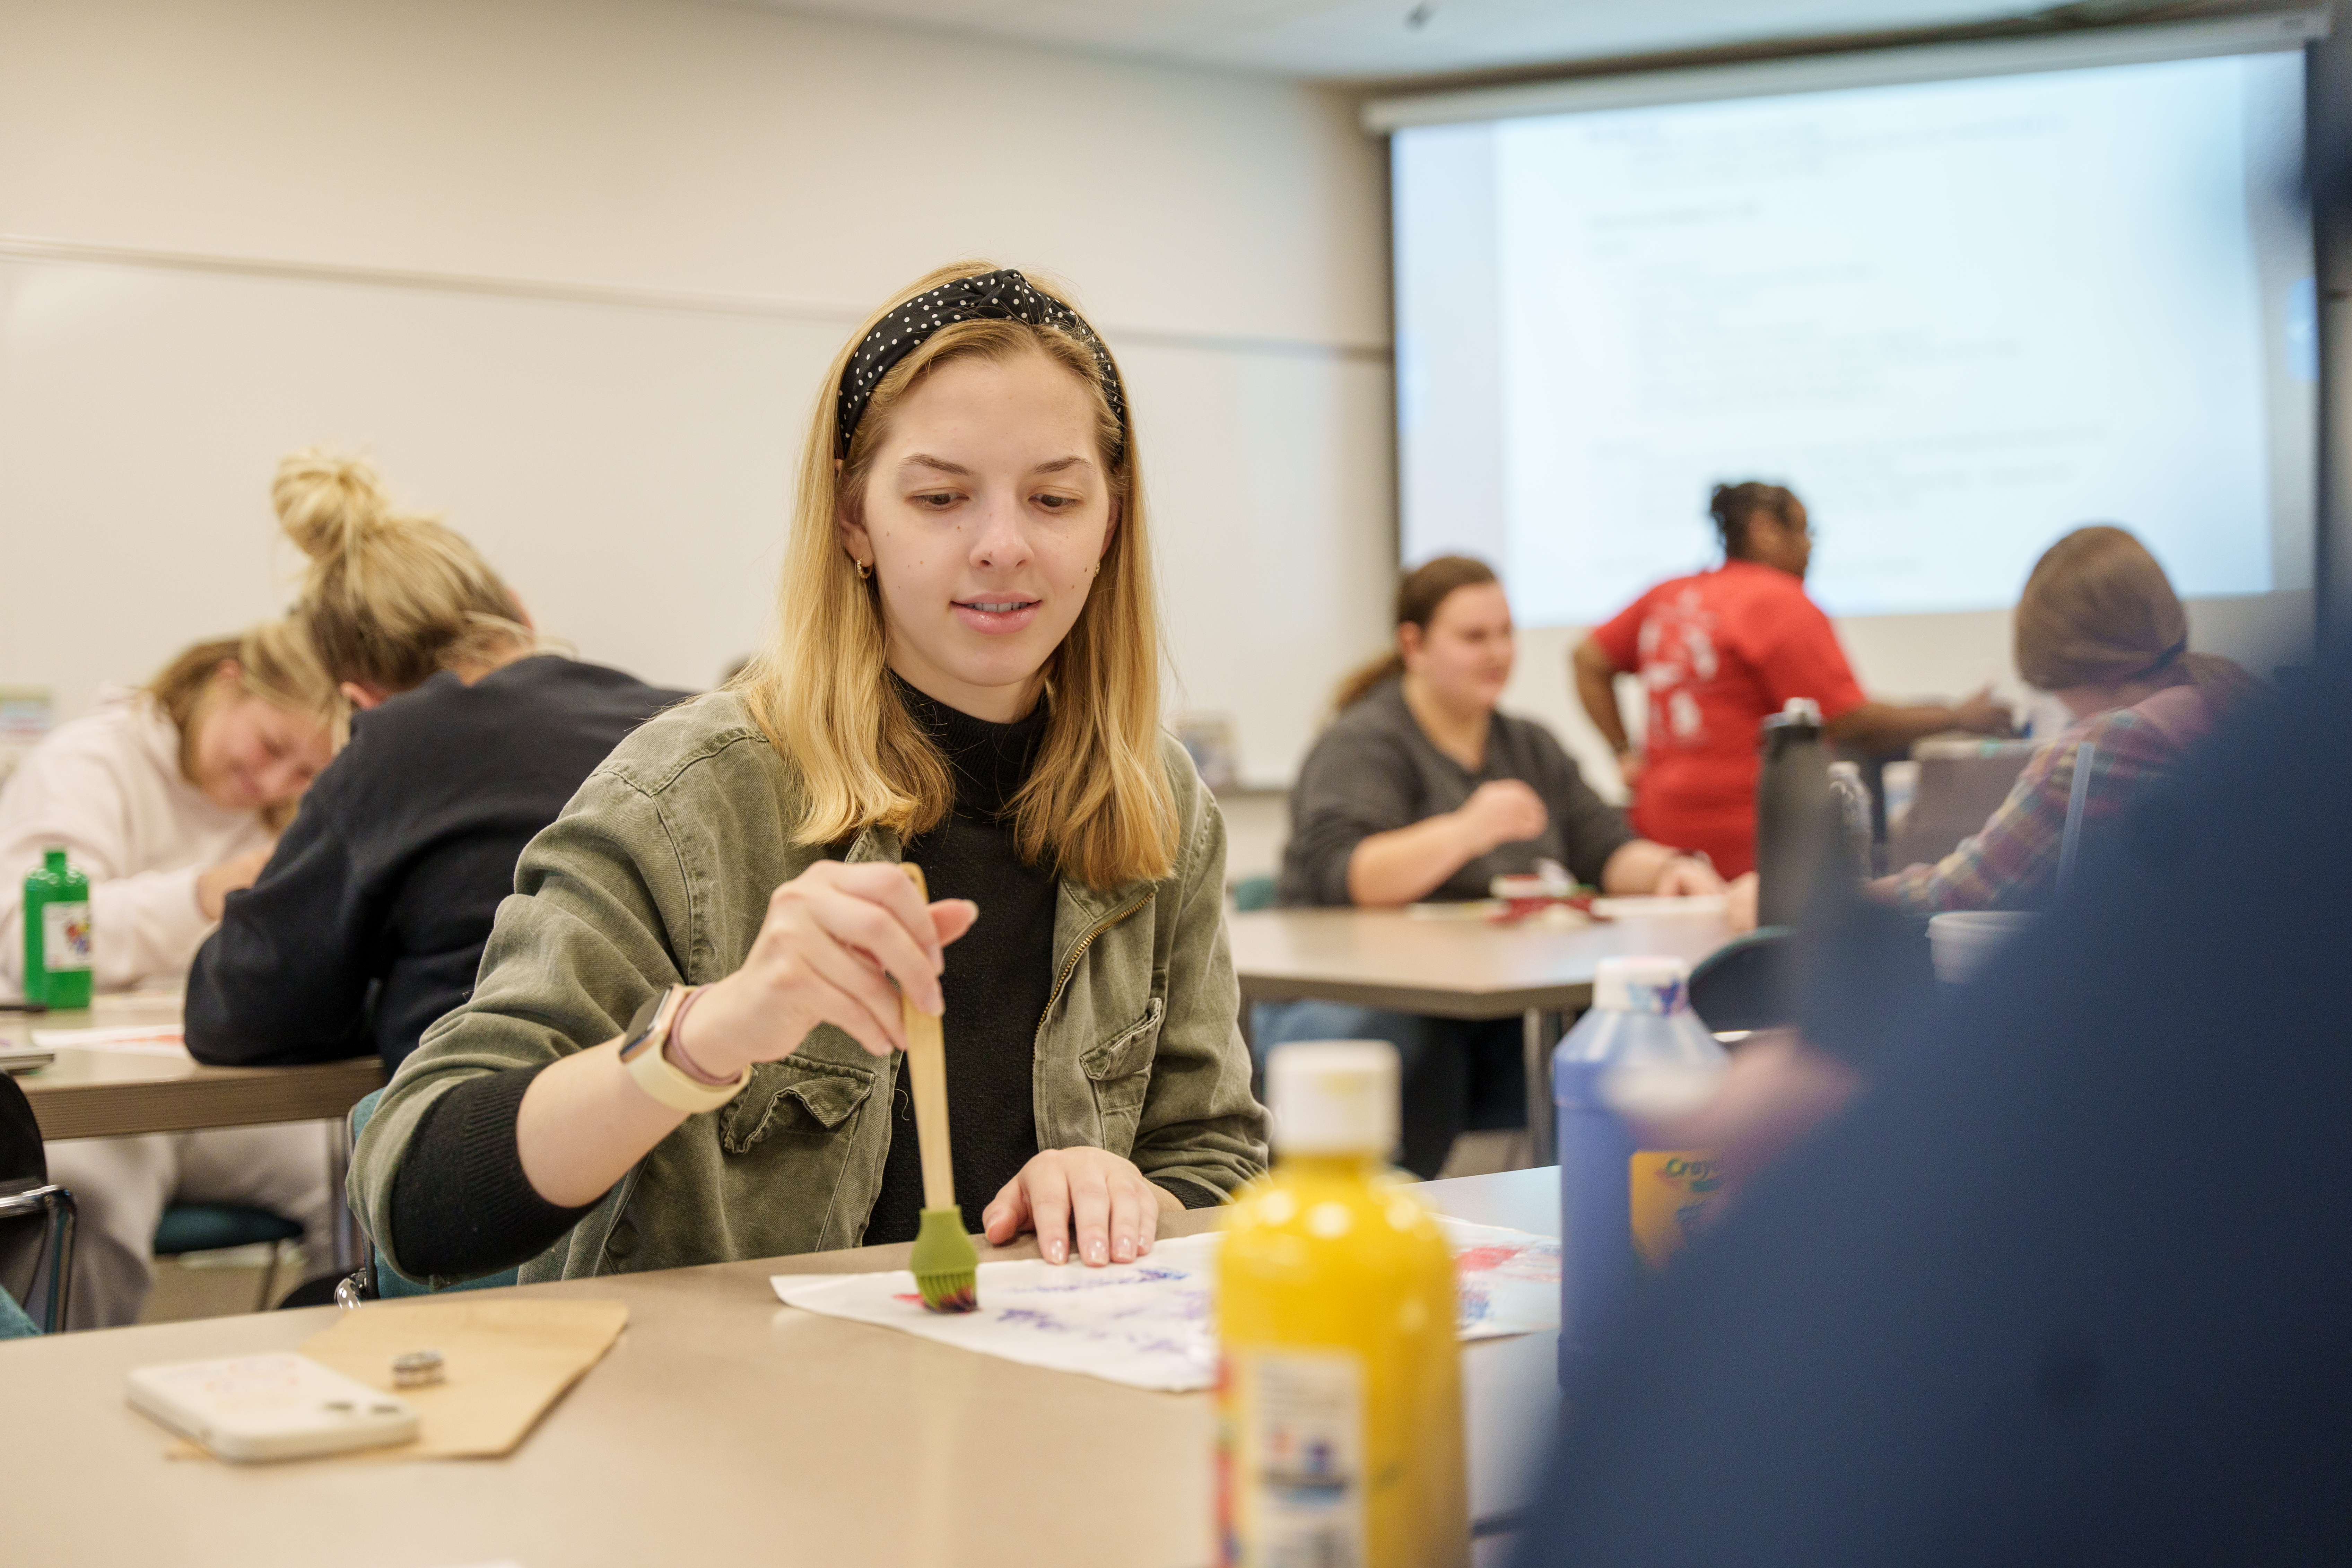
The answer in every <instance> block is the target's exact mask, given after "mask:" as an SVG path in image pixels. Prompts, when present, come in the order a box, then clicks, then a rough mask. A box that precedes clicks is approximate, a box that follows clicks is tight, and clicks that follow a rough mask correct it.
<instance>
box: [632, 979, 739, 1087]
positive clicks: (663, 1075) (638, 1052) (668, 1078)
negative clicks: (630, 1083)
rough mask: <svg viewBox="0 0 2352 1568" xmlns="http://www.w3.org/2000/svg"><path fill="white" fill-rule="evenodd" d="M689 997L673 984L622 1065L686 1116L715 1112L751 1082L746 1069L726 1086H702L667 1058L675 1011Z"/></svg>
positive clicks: (637, 1081) (684, 987) (674, 1021)
mask: <svg viewBox="0 0 2352 1568" xmlns="http://www.w3.org/2000/svg"><path fill="white" fill-rule="evenodd" d="M689 994H691V992H690V990H689V988H688V987H687V986H684V985H676V986H672V987H671V988H670V992H669V994H667V996H665V997H663V998H662V1004H661V1008H660V1010H659V1011H658V1012H656V1014H655V1015H654V1020H653V1024H652V1026H651V1027H649V1028H648V1029H647V1030H646V1037H645V1039H644V1040H643V1042H642V1043H641V1044H640V1045H639V1046H638V1047H636V1049H635V1051H633V1052H625V1053H624V1054H623V1056H622V1058H621V1065H622V1066H624V1067H625V1068H628V1069H629V1076H630V1077H631V1078H632V1079H635V1080H636V1085H637V1087H638V1088H639V1089H644V1090H645V1091H646V1093H647V1094H649V1095H651V1096H652V1097H653V1098H654V1099H656V1100H659V1101H660V1102H661V1103H662V1104H664V1105H667V1106H668V1107H669V1108H670V1109H671V1110H683V1111H685V1112H687V1113H688V1115H693V1114H696V1113H698V1112H699V1111H705V1110H718V1109H719V1107H720V1106H722V1105H724V1104H726V1103H727V1102H728V1101H729V1100H732V1099H734V1098H735V1097H736V1096H737V1095H739V1094H740V1093H742V1092H743V1086H744V1085H745V1084H748V1083H750V1082H751V1068H748V1067H747V1068H744V1069H743V1070H742V1071H741V1072H740V1073H738V1074H737V1075H736V1076H735V1078H734V1079H732V1080H731V1081H730V1082H727V1083H717V1084H711V1083H704V1082H702V1081H701V1080H700V1079H696V1078H693V1077H691V1076H689V1075H688V1073H687V1071H686V1069H685V1068H681V1067H679V1066H678V1065H677V1063H676V1062H674V1061H671V1060H670V1059H669V1052H668V1049H667V1047H668V1045H669V1032H670V1028H671V1026H673V1025H675V1024H676V1023H677V1015H678V1009H679V1007H680V1005H683V1003H684V1002H685V1000H686V998H687V997H688V995H689Z"/></svg>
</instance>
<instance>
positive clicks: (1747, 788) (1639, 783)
mask: <svg viewBox="0 0 2352 1568" xmlns="http://www.w3.org/2000/svg"><path fill="white" fill-rule="evenodd" d="M1707 510H1708V512H1709V514H1710V515H1711V516H1712V517H1713V518H1714V520H1715V526H1716V531H1717V535H1718V537H1719V538H1720V540H1721V542H1722V545H1723V564H1722V565H1721V566H1718V567H1717V568H1715V569H1714V570H1712V571H1707V572H1701V573H1697V574H1695V575H1692V576H1688V577H1676V578H1674V579H1673V580H1671V581H1669V582H1665V583H1661V584H1658V585H1657V586H1656V587H1654V588H1652V589H1651V590H1650V591H1649V592H1648V593H1646V594H1643V595H1642V596H1641V597H1640V598H1638V599H1636V600H1634V601H1633V604H1631V605H1627V606H1626V607H1625V609H1624V610H1622V612H1620V613H1619V614H1618V615H1617V616H1616V617H1615V618H1614V619H1613V620H1611V621H1610V622H1609V623H1608V624H1607V625H1605V626H1600V627H1597V628H1595V629H1594V631H1593V632H1592V635H1591V636H1590V637H1586V638H1585V639H1584V641H1583V642H1582V643H1580V645H1578V647H1577V649H1576V653H1575V655H1574V658H1573V660H1572V668H1573V671H1574V674H1575V678H1576V690H1577V696H1578V697H1579V699H1580V700H1581V701H1582V702H1583V704H1584V711H1585V713H1586V714H1587V715H1588V716H1589V717H1590V718H1591V721H1592V724H1593V728H1595V729H1597V730H1599V731H1601V739H1603V740H1605V741H1607V742H1609V744H1610V747H1611V749H1612V750H1613V751H1614V752H1616V754H1617V765H1618V767H1619V768H1620V770H1622V773H1623V774H1624V777H1625V782H1626V783H1627V784H1628V785H1630V786H1631V787H1632V789H1633V814H1632V816H1633V826H1635V827H1636V828H1637V829H1639V830H1640V831H1641V832H1643V833H1644V834H1647V835H1649V836H1650V837H1654V838H1662V839H1664V840H1665V841H1666V842H1668V843H1670V844H1683V845H1687V846H1689V847H1692V848H1694V849H1702V850H1705V851H1706V854H1707V855H1708V857H1709V858H1712V859H1713V860H1714V862H1715V866H1716V869H1717V870H1719V871H1721V872H1722V873H1723V874H1724V875H1725V876H1727V877H1734V878H1737V877H1740V876H1743V875H1745V874H1746V873H1748V872H1749V871H1752V870H1754V869H1755V868H1756V772H1757V753H1756V742H1757V726H1758V725H1759V724H1761V723H1762V722H1763V721H1764V720H1765V719H1767V718H1769V716H1771V715H1772V714H1775V713H1778V712H1780V710H1781V709H1782V708H1783V707H1785V706H1786V705H1787V704H1788V702H1789V700H1790V699H1792V698H1799V697H1801V698H1807V699H1810V700H1811V701H1812V702H1813V703H1814V704H1815V705H1816V706H1818V707H1819V708H1820V709H1821V713H1822V721H1823V722H1824V725H1825V727H1826V729H1827V731H1828V733H1829V738H1830V739H1831V740H1832V741H1833V742H1837V743H1839V744H1841V745H1844V746H1850V747H1853V748H1854V749H1856V750H1858V751H1864V752H1895V751H1900V750H1901V749H1903V748H1904V747H1906V746H1908V745H1909V744H1910V743H1911V742H1913V741H1916V740H1918V739H1919V738H1920V737H1922V736H1925V735H1933V734H1936V733H1937V732H1938V731H1946V730H1967V731H1973V732H1975V733H1978V734H1985V735H1995V734H2003V733H2006V732H2007V731H2008V729H2009V713H2008V711H2007V710H2005V709H2003V708H2002V707H2001V706H2000V704H1999V703H1997V702H1995V701H1993V700H1992V699H1991V696H1990V691H1989V690H1986V691H1979V692H1978V693H1977V694H1976V695H1975V696H1973V697H1971V698H1969V700H1967V701H1965V702H1962V703H1961V704H1959V705H1958V707H1956V708H1948V707H1944V706H1942V705H1941V704H1937V703H1927V704H1922V705H1920V706H1916V707H1897V706H1895V705H1894V704H1892V703H1886V702H1874V701H1872V700H1870V699H1868V698H1866V697H1864V695H1863V692H1862V688H1861V687H1860V686H1859V685H1857V684H1856V683H1855V681H1854V679H1853V668H1852V667H1851V666H1850V665H1848V664H1847V663H1846V658H1845V650H1844V649H1843V648H1842V647H1839V646H1838V640H1837V633H1836V632H1835V631H1833V630H1832V629H1831V626H1830V620H1829V617H1828V616H1825V615H1823V614H1822V609H1821V606H1820V605H1816V604H1814V603H1813V601H1812V600H1811V598H1810V597H1809V596H1807V595H1806V593H1805V568H1806V567H1807V565H1809V564H1810V563H1811V560H1812V554H1813V531H1812V528H1811V524H1810V523H1809V522H1808V521H1807V519H1806V516H1805V505H1804V503H1803V502H1802V501H1801V500H1798V499H1797V498H1796V496H1795V495H1794V494H1793V493H1792V492H1790V490H1789V489H1787V488H1786V487H1784V486H1780V485H1771V484H1765V483H1763V482H1761V481H1759V480H1755V479H1750V480H1748V481H1746V482H1744V483H1741V484H1734V485H1717V486H1716V487H1715V492H1714V494H1713V496H1711V497H1710V498H1709V500H1708V503H1707ZM1625 674H1638V675H1639V676H1640V677H1641V678H1642V688H1643V692H1644V693H1645V697H1646V701H1647V703H1648V710H1649V722H1648V723H1647V724H1646V725H1645V726H1644V727H1643V736H1642V749H1641V750H1640V751H1639V752H1636V751H1635V750H1634V748H1633V742H1632V741H1631V740H1630V739H1628V738H1627V735H1626V731H1625V720H1624V715H1623V714H1622V712H1620V711H1619V710H1618V707H1617V688H1616V678H1617V677H1618V676H1620V675H1625Z"/></svg>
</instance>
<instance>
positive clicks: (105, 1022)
mask: <svg viewBox="0 0 2352 1568" xmlns="http://www.w3.org/2000/svg"><path fill="white" fill-rule="evenodd" d="M179 1022H180V999H179V998H178V997H177V996H148V995H139V994H131V995H122V996H100V997H99V998H97V1000H96V1002H95V1004H94V1005H92V1006H91V1007H90V1008H89V1010H88V1011H84V1012H71V1013H30V1014H28V1013H0V1039H5V1040H8V1041H10V1042H21V1043H26V1044H29V1043H31V1040H32V1033H33V1031H34V1030H35V1029H115V1028H131V1027H158V1028H175V1027H177V1026H178V1025H179ZM16 1085H17V1087H18V1088H20V1089H23V1090H24V1091H25V1098H26V1100H29V1101H30V1102H31V1103H32V1107H33V1116H34V1118H35V1120H37V1121H39V1122H40V1124H41V1136H42V1137H44V1138H47V1139H52V1140H55V1139H65V1138H128V1137H132V1136H136V1135H138V1134H141V1133H146V1132H197V1131H204V1130H205V1129H207V1128H213V1127H252V1126H257V1125H259V1124H262V1123H266V1122H275V1121H329V1122H333V1123H335V1128H334V1129H332V1130H331V1131H328V1132H327V1133H324V1134H322V1136H324V1137H325V1138H326V1140H327V1145H328V1153H329V1158H330V1162H331V1166H332V1170H331V1178H332V1185H333V1191H334V1200H335V1223H334V1250H335V1263H336V1267H338V1268H344V1269H349V1268H354V1267H356V1266H357V1259H358V1256H359V1255H358V1252H357V1250H356V1245H357V1244H356V1240H355V1232H354V1230H353V1227H352V1224H351V1221H350V1217H349V1215H348V1214H347V1213H346V1212H345V1211H344V1208H343V1199H342V1173H341V1166H342V1163H343V1160H344V1157H345V1152H344V1148H343V1142H344V1140H343V1138H342V1136H341V1122H342V1119H343V1114H344V1112H346V1111H348V1110H351V1108H352V1106H353V1105H355V1104H357V1103H358V1102H359V1100H361V1098H362V1096H364V1095H366V1094H367V1093H368V1092H369V1091H370V1090H372V1089H380V1088H382V1087H383V1062H382V1060H381V1059H380V1058H376V1057H374V1056H372V1055H371V1056H367V1057H360V1058H353V1059H352V1060H349V1061H340V1062H320V1063H315V1064H312V1065H310V1066H304V1067H275V1068H215V1067H205V1066H204V1065H203V1064H202V1063H200V1062H198V1061H197V1060H196V1059H195V1058H193V1057H190V1056H187V1055H186V1054H184V1053H183V1054H181V1055H179V1056H153V1055H144V1054H142V1055H130V1054H125V1053H121V1052H115V1051H104V1050H90V1049H83V1048H80V1047H73V1046H64V1047H58V1053H57V1059H56V1060H55V1061H53V1062H51V1063H50V1064H49V1065H48V1066H47V1067H44V1068H36V1069H35V1070H33V1071H31V1072H28V1073H23V1074H20V1075H18V1077H17V1079H16Z"/></svg>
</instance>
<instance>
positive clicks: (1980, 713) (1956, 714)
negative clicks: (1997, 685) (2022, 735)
mask: <svg viewBox="0 0 2352 1568" xmlns="http://www.w3.org/2000/svg"><path fill="white" fill-rule="evenodd" d="M1952 723H1953V727H1954V728H1956V729H1960V730H1965V731H1968V732H1969V734H1971V735H2013V734H2015V733H2016V732H2017V724H2016V720H2015V717H2014V716H2013V715H2012V714H2011V712H2010V710H2009V705H2008V704H2007V703H2005V702H1997V701H1995V700H1993V695H1992V688H1991V687H1990V686H1984V687H1979V688H1978V689H1977V690H1976V691H1975V693H1974V694H1972V695H1971V696H1970V697H1969V699H1968V700H1966V701H1964V702H1962V703H1961V704H1960V705H1959V706H1958V707H1957V708H1955V709H1953V710H1952Z"/></svg>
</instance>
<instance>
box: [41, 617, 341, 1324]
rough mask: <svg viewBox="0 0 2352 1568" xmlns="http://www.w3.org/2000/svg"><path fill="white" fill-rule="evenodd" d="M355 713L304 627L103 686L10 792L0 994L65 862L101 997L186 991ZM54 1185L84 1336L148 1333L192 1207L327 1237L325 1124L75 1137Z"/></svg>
mask: <svg viewBox="0 0 2352 1568" xmlns="http://www.w3.org/2000/svg"><path fill="white" fill-rule="evenodd" d="M341 708H342V701H341V698H340V697H339V696H338V695H337V693H336V690H335V683H334V681H333V680H332V679H331V678H330V677H329V675H328V674H327V672H326V670H325V669H324V668H322V667H321V666H320V662H319V660H318V658H317V657H316V654H315V652H314V651H313V649H312V647H311V645H310V639H309V637H307V636H306V635H305V633H304V631H303V628H302V627H301V626H299V625H298V624H296V623H293V622H291V621H272V622H268V623H266V624H264V625H262V626H256V627H254V628H253V629H252V630H251V631H248V632H247V633H246V634H245V635H244V636H243V637H224V638H220V639H218V640H215V641H210V642H202V643H198V644H196V645H195V646H194V647H190V648H188V649H186V650H185V651H184V652H182V653H181V654H180V655H179V657H178V658H174V659H173V660H172V662H171V663H170V664H168V665H166V666H164V668H163V670H162V671H161V672H159V673H158V674H157V675H156V677H155V679H153V680H152V681H150V682H149V683H148V684H147V685H146V686H145V687H144V688H142V689H136V690H133V689H125V688H121V687H111V686H110V687H103V688H101V689H100V692H99V699H98V703H97V705H96V706H95V707H94V708H92V709H91V710H90V711H89V712H88V713H86V714H84V715H82V716H81V717H80V718H79V719H75V720H71V721H68V722H67V723H65V724H62V725H59V726H58V729H57V730H55V731H52V732H51V733H50V734H49V735H48V736H47V738H46V739H45V740H43V741H42V742H41V743H40V744H39V745H37V746H36V747H35V748H34V749H33V751H32V753H31V754H30V755H29V756H27V757H26V759H25V761H24V762H23V763H22V764H20V765H19V766H18V768H17V769H16V773H15V774H14V775H13V776H11V777H10V778H9V780H8V783H7V785H6V787H5V789H0V990H4V991H5V993H6V994H10V995H12V996H13V995H16V994H20V988H21V986H22V984H23V981H24V963H25V937H24V923H23V922H24V887H25V874H26V872H27V871H29V870H31V869H32V868H34V867H35V866H37V865H38V864H40V862H41V858H42V854H43V852H44V851H45V850H47V849H50V848H52V847H63V848H64V849H65V851H66V854H67V856H68V859H69V860H70V861H71V862H72V864H73V865H75V866H76V867H78V868H80V869H81V870H83V871H84V872H86V873H88V875H89V879H90V889H89V900H90V947H91V957H92V959H93V961H94V962H93V978H94V980H95V981H96V983H97V986H98V988H99V989H100V990H101V991H121V990H127V989H130V988H131V987H134V986H141V985H168V984H172V983H173V982H175V981H176V980H177V979H178V978H179V976H180V975H181V974H182V973H184V971H185V970H186V969H187V967H188V963H189V960H190V959H191V958H192V957H193V956H194V953H195V952H196V946H197V944H198V943H199V942H203V941H204V938H205V931H207V930H209V929H210V928H211V927H212V926H213V924H214V922H215V921H218V920H219V919H220V918H221V913H222V909H223V906H224V903H225V902H227V901H233V900H234V898H235V895H236V889H240V888H243V887H245V886H246V885H247V883H249V882H251V881H252V880H253V879H254V877H255V876H256V875H257V873H258V872H259V871H260V869H261V868H262V865H263V863H264V862H265V861H267V860H268V858H269V852H270V846H271V845H272V843H273V842H274V841H275V840H276V838H277V836H278V831H279V829H281V828H283V827H284V826H286V823H287V820H288V818H289V816H292V815H293V811H294V805H295V802H296V801H297V800H298V799H299V797H300V795H301V794H302V792H303V790H304V789H305V788H306V787H308V785H309V784H310V781H311V778H312V776H313V775H314V774H316V773H318V772H319V771H320V769H321V768H323V767H325V766H326V765H327V763H328V762H329V759H330V758H331V757H332V756H333V754H334V736H335V732H336V728H337V725H338V723H339V722H340V721H341ZM49 1173H50V1175H51V1177H52V1178H53V1179H55V1180H56V1181H58V1182H60V1183H62V1184H65V1185H67V1186H69V1187H71V1188H72V1189H73V1191H74V1194H75V1197H76V1200H77V1202H78V1204H79V1220H80V1234H81V1242H80V1245H79V1247H77V1248H76V1249H75V1253H74V1279H73V1290H72V1303H71V1307H70V1313H71V1326H73V1327H75V1328H108V1327H112V1326H114V1325H117V1324H121V1323H128V1322H131V1321H136V1319H137V1318H138V1316H139V1309H140V1307H141V1305H142V1303H143V1302H144V1301H145V1300H146V1297H147V1289H148V1285H149V1282H150V1279H151V1270H152V1264H151V1261H150V1248H151V1247H152V1243H153V1241H154V1237H155V1226H156V1222H157V1221H158V1220H159V1219H161V1218H162V1217H163V1209H164V1207H165V1205H167V1204H169V1203H170V1202H171V1201H173V1198H174V1197H175V1196H178V1197H181V1198H184V1199H187V1200H188V1201H191V1202H213V1203H249V1204H259V1205H264V1206H266V1207H268V1208H270V1209H273V1210H276V1211H277V1212H278V1213H280V1214H283V1215H286V1216H287V1217H288V1218H289V1219H295V1220H299V1221H301V1222H302V1223H303V1224H304V1225H305V1226H308V1227H310V1235H311V1236H312V1237H322V1236H323V1235H324V1234H325V1229H324V1226H325V1220H326V1215H327V1210H328V1190H327V1145H326V1140H325V1138H324V1136H323V1135H322V1134H321V1132H320V1130H319V1129H318V1128H317V1127H316V1126H300V1125H298V1126H274V1127H243V1128H228V1129H221V1130H215V1131H205V1132H184V1133H175V1134H166V1135H157V1136H152V1137H145V1138H106V1139H75V1140H73V1141H71V1142H63V1143H55V1144H51V1145H50V1146H49Z"/></svg>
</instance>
